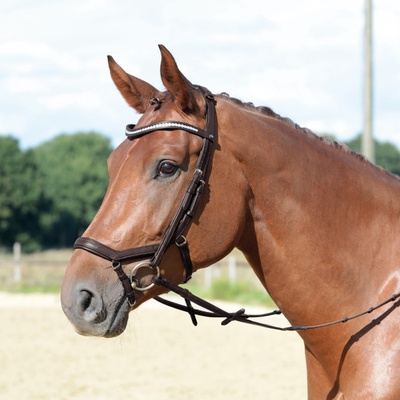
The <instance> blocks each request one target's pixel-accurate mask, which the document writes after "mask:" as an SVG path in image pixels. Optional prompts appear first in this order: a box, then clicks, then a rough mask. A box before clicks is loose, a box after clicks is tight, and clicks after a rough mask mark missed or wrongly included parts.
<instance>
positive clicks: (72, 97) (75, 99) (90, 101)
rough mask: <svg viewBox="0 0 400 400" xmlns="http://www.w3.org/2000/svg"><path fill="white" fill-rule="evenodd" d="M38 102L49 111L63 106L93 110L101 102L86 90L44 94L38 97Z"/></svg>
mask: <svg viewBox="0 0 400 400" xmlns="http://www.w3.org/2000/svg"><path fill="white" fill-rule="evenodd" d="M38 103H39V104H41V105H43V106H45V107H46V108H47V109H49V110H51V111H54V110H62V109H65V108H83V109H84V110H93V109H95V108H97V107H99V106H100V104H101V103H100V100H99V98H98V97H97V96H96V95H95V94H93V93H88V92H82V93H73V94H57V95H52V96H45V97H41V98H39V99H38Z"/></svg>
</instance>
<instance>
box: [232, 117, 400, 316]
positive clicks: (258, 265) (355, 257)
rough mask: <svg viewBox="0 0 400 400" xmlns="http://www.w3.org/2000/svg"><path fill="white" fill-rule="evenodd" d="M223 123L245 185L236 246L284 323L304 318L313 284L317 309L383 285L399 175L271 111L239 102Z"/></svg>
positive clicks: (398, 245) (397, 247) (390, 260)
mask: <svg viewBox="0 0 400 400" xmlns="http://www.w3.org/2000/svg"><path fill="white" fill-rule="evenodd" d="M227 120H228V119H227ZM230 121H231V124H232V125H231V126H230V127H226V128H228V129H226V128H225V129H226V130H225V131H226V132H233V131H236V132H238V131H239V132H240V135H236V136H235V137H234V139H232V140H233V142H234V143H231V144H230V146H231V148H232V151H233V153H234V156H235V157H240V158H241V159H242V161H241V165H242V168H243V174H244V175H245V176H246V179H247V181H248V184H249V186H250V190H251V192H252V198H251V201H250V202H249V213H248V214H249V220H248V221H247V223H246V227H247V228H246V230H245V232H244V234H243V235H242V239H241V241H240V243H239V245H238V247H239V248H240V249H241V250H242V251H243V252H244V254H245V255H246V257H247V259H248V260H249V262H250V264H251V265H252V267H253V269H254V270H255V272H256V274H257V276H258V277H259V278H260V280H261V281H262V283H263V284H264V285H265V287H266V288H267V290H268V291H269V293H270V294H271V296H272V297H273V299H274V300H275V302H276V303H277V304H278V306H279V307H281V308H282V311H283V312H284V313H285V314H286V316H287V317H288V318H289V319H290V320H292V321H291V322H292V323H299V322H301V323H307V319H308V320H309V322H311V323H312V322H314V321H311V320H310V315H309V314H307V310H308V309H309V307H307V305H308V306H309V305H315V299H314V296H315V291H316V290H319V291H321V288H323V289H324V291H323V293H322V294H321V297H320V299H319V301H325V302H326V307H327V308H329V304H330V303H332V302H333V301H335V304H336V306H338V300H337V299H338V298H340V300H339V302H341V303H342V304H343V306H344V307H346V306H347V305H349V308H350V309H352V310H354V308H351V305H353V304H354V303H355V302H357V303H358V306H360V304H359V303H360V298H361V297H365V296H366V295H367V294H370V293H382V290H383V289H382V286H385V285H386V286H387V290H393V288H390V289H389V286H395V285H397V281H398V279H397V278H393V280H392V281H391V280H390V274H391V273H392V272H391V271H392V269H393V267H394V266H395V265H398V263H400V254H399V252H400V242H399V239H398V238H399V237H400V235H399V234H400V232H399V226H400V224H399V223H398V221H399V218H400V207H399V205H398V203H399V202H398V201H397V199H398V198H399V196H400V185H399V182H400V181H399V180H398V179H396V178H394V177H392V176H390V175H389V174H388V173H387V172H385V171H383V170H381V169H379V168H377V167H375V166H373V165H372V164H370V163H368V162H367V161H366V160H363V159H361V157H359V156H355V155H354V154H351V152H349V151H345V150H344V149H343V148H338V146H335V145H330V144H327V143H325V142H323V141H321V140H319V139H317V138H316V137H314V136H313V135H310V134H308V133H307V132H305V131H302V130H300V129H299V128H296V127H295V126H292V125H291V124H289V123H287V122H285V121H284V120H282V119H280V118H275V117H267V116H262V115H261V114H259V113H256V112H254V111H246V110H244V109H240V110H236V112H235V113H232V114H231V118H230ZM231 136H232V135H231ZM235 146H236V147H235ZM360 274H363V275H364V276H365V274H369V275H368V276H369V279H368V280H365V279H364V280H360ZM392 275H393V274H392ZM293 299H295V301H293ZM361 303H362V302H361ZM332 305H333V304H332ZM305 306H306V307H305ZM332 309H334V310H336V309H337V307H332ZM342 312H343V309H342ZM306 314H307V315H306ZM334 317H335V316H334V315H332V318H334ZM297 319H300V320H301V321H298V320H297Z"/></svg>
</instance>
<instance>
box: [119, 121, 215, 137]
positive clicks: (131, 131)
mask: <svg viewBox="0 0 400 400" xmlns="http://www.w3.org/2000/svg"><path fill="white" fill-rule="evenodd" d="M159 130H183V131H186V132H189V133H193V134H194V135H197V136H200V137H203V138H206V139H210V140H213V139H214V135H213V134H211V133H210V132H207V131H204V130H202V129H200V128H196V127H195V126H193V125H189V124H184V123H182V122H178V121H161V122H157V123H155V124H151V125H146V126H143V127H141V128H136V129H135V125H133V124H129V125H127V126H126V130H125V135H126V136H127V137H128V139H131V140H132V139H135V138H138V137H140V136H143V135H146V134H148V133H150V132H154V131H159Z"/></svg>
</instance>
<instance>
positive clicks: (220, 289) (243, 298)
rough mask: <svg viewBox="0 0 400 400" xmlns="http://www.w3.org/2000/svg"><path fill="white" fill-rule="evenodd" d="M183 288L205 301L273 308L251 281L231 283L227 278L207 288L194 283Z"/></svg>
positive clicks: (262, 290)
mask: <svg viewBox="0 0 400 400" xmlns="http://www.w3.org/2000/svg"><path fill="white" fill-rule="evenodd" d="M185 287H186V288H187V289H189V290H190V291H192V292H193V293H194V294H196V295H197V296H199V297H203V298H207V299H214V300H223V301H230V302H235V303H240V304H250V305H262V306H265V307H275V303H274V302H273V300H272V299H271V297H270V296H269V295H268V294H267V292H266V291H265V290H264V289H261V288H260V287H259V285H255V284H254V282H252V281H240V282H235V283H231V282H230V281H229V279H228V278H226V277H220V278H217V279H215V280H213V282H212V284H211V285H210V286H209V287H208V288H206V287H205V286H204V285H200V284H199V283H197V282H196V281H194V282H193V283H192V282H190V283H188V284H187V285H186V286H185Z"/></svg>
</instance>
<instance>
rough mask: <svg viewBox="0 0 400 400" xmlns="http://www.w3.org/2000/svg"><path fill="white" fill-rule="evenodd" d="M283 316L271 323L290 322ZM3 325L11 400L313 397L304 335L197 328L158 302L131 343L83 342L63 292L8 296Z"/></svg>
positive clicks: (1, 347)
mask: <svg viewBox="0 0 400 400" xmlns="http://www.w3.org/2000/svg"><path fill="white" fill-rule="evenodd" d="M235 307H236V306H232V305H225V308H227V309H228V310H229V311H236V309H237V308H235ZM248 311H249V312H250V311H253V310H252V309H249V310H248ZM281 318H282V317H273V318H272V319H271V320H269V321H270V322H278V323H280V324H285V322H284V321H282V319H281ZM0 321H1V328H0V339H1V340H0V399H2V400H3V399H7V400H9V399H10V400H14V399H19V400H24V399H27V400H28V399H29V400H36V399H41V400H47V399H54V400H62V399H79V400H82V399H85V400H92V399H96V400H102V399H107V400H114V399H115V400H117V399H118V400H120V399H134V400H142V399H143V400H191V399H192V400H197V399H202V400H203V399H212V400H220V399H229V400H236V399H241V400H242V399H278V400H285V399H287V400H297V399H305V398H306V371H305V363H304V354H303V347H302V342H301V340H300V338H299V337H298V336H297V334H296V333H292V332H275V331H270V330H266V329H262V328H258V327H253V326H248V325H242V324H238V323H232V324H230V325H228V326H225V327H222V326H221V325H220V324H219V322H218V321H217V320H209V319H204V318H202V319H199V326H197V327H194V326H193V325H191V322H190V319H189V317H188V316H187V315H186V314H184V313H181V312H179V311H175V310H172V309H169V308H166V307H165V306H162V305H159V304H158V303H156V302H154V301H150V302H148V303H146V304H145V305H143V306H141V308H140V309H139V310H137V311H135V312H134V313H132V314H131V317H130V322H129V326H128V328H127V331H126V332H125V333H124V334H123V335H122V336H120V337H118V338H114V339H103V338H90V337H82V336H79V335H78V334H76V333H75V331H74V330H73V328H72V327H71V325H70V324H69V322H68V321H67V319H66V317H65V316H64V314H63V313H62V311H61V308H60V305H59V299H58V296H54V295H10V294H4V293H0Z"/></svg>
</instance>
